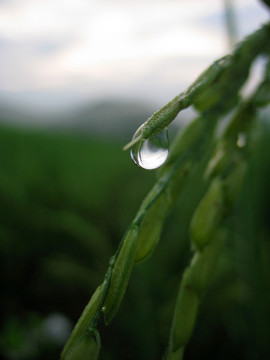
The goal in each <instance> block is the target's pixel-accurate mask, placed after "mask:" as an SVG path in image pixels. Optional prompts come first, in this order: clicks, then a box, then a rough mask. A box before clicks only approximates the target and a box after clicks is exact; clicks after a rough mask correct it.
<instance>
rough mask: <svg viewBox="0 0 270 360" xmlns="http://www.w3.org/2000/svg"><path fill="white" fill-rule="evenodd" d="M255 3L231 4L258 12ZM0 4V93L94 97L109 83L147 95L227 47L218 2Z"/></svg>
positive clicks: (184, 78)
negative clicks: (51, 91)
mask: <svg viewBox="0 0 270 360" xmlns="http://www.w3.org/2000/svg"><path fill="white" fill-rule="evenodd" d="M256 3H257V1H255V0H238V1H235V6H236V8H237V9H238V11H239V12H240V11H242V9H245V8H246V7H247V5H248V8H249V9H250V8H251V9H252V8H256V9H257V10H256V11H257V14H261V13H262V12H263V11H262V10H261V8H260V7H259V6H258V5H257V4H256ZM206 4H207V6H206ZM0 8H1V13H0V51H1V38H2V39H4V42H5V46H4V48H3V51H2V55H1V58H0V63H1V68H0V77H1V79H2V81H1V83H0V89H1V90H4V91H13V92H23V91H25V90H29V91H43V90H44V91H45V90H46V91H48V89H54V91H57V89H58V90H59V91H60V92H61V91H63V89H65V88H66V89H71V88H72V91H77V92H78V93H80V92H83V91H85V92H86V93H87V92H89V93H91V96H94V93H95V91H96V96H98V94H101V95H102V93H103V94H107V93H110V92H111V91H112V89H114V92H115V93H116V92H117V91H118V93H119V94H122V93H124V94H126V95H127V96H128V91H130V92H131V93H132V91H134V89H136V88H137V87H139V88H140V89H141V90H140V93H141V95H142V96H143V94H144V89H146V91H147V94H145V96H149V89H150V88H151V81H152V84H153V91H152V93H153V96H156V98H157V94H156V93H157V91H160V93H161V94H165V91H166V94H167V93H170V92H171V91H170V90H171V89H175V88H176V87H177V88H180V87H181V86H183V84H187V83H189V82H190V81H192V80H193V79H194V77H195V76H196V75H197V74H198V72H200V71H201V70H203V68H204V67H205V66H206V65H208V64H209V63H210V62H211V61H212V60H214V59H215V58H217V57H219V56H221V55H223V54H224V53H225V52H226V51H227V48H226V39H225V32H224V31H223V30H222V25H220V22H221V18H222V17H221V14H222V11H223V2H222V1H218V0H208V1H201V0H190V1H183V0H181V1H172V0H168V1H165V0H163V1H161V0H160V1H145V0H137V1H129V0H114V1H113V0H99V1H97V0H92V1H91V0H39V1H36V0H13V1H10V2H6V3H4V4H1V3H0ZM258 9H259V10H258ZM258 17H260V16H259V15H258ZM202 19H207V20H205V21H204V22H203V21H202ZM215 21H218V24H219V27H218V28H216V27H215V26H214V27H211V24H215ZM259 21H261V18H260V20H259ZM254 26H255V25H254ZM192 58H194V59H196V61H193V62H192V61H190V59H192ZM170 59H173V61H171V60H170ZM186 59H188V61H186ZM156 78H159V80H155V79H156ZM162 84H163V86H162ZM157 86H158V88H157ZM90 88H91V91H89V89H90Z"/></svg>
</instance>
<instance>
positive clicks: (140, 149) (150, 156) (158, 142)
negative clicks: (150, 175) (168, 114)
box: [130, 128, 169, 170]
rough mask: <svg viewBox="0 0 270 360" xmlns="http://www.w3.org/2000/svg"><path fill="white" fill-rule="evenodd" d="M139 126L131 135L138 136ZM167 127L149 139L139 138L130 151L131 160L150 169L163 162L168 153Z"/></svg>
mask: <svg viewBox="0 0 270 360" xmlns="http://www.w3.org/2000/svg"><path fill="white" fill-rule="evenodd" d="M140 131H141V128H139V129H138V130H137V131H136V133H135V134H134V136H133V139H134V138H136V137H138V135H139V134H140ZM168 147H169V139H168V129H167V128H166V129H164V130H163V131H162V132H160V133H159V134H157V135H155V136H152V137H151V138H149V139H146V140H141V141H140V142H139V143H137V144H136V145H135V146H134V147H133V148H132V149H131V151H130V155H131V158H132V160H133V161H134V162H135V164H136V165H138V166H140V167H141V168H143V169H147V170H152V169H156V168H158V167H160V166H161V165H163V164H164V163H165V161H166V160H167V157H168V154H169V150H168Z"/></svg>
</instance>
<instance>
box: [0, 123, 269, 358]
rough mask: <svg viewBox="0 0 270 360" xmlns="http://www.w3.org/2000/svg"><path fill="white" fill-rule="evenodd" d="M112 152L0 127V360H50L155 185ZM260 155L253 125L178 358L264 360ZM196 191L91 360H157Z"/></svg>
mask: <svg viewBox="0 0 270 360" xmlns="http://www.w3.org/2000/svg"><path fill="white" fill-rule="evenodd" d="M122 146H123V144H122V143H121V142H119V141H117V140H105V139H104V138H103V139H97V138H91V137H88V136H79V135H72V134H68V133H66V134H63V133H60V132H58V133H57V132H49V131H38V130H27V129H16V128H9V127H4V126H1V128H0V267H1V333H0V353H1V356H2V358H3V359H7V360H13V359H14V360H15V359H16V360H17V359H18V360H19V359H22V360H27V359H29V360H30V359H40V360H43V359H48V358H50V359H57V358H58V357H59V353H60V351H61V349H62V347H63V344H64V342H65V338H66V336H67V332H68V331H70V330H71V329H70V327H69V326H68V325H69V322H70V324H72V326H73V325H74V324H75V322H76V320H77V319H78V317H79V316H80V314H81V312H82V310H83V308H84V306H85V305H86V304H87V302H88V300H89V298H90V296H91V294H92V293H93V291H94V289H95V288H96V286H97V285H99V283H100V282H101V281H102V279H103V277H104V274H105V271H106V268H107V264H108V261H109V258H110V256H112V255H113V253H114V251H115V249H116V247H117V244H118V243H119V241H120V239H121V237H122V236H123V234H124V232H125V230H126V228H127V227H128V225H129V223H130V222H131V220H132V218H133V216H134V215H135V213H136V210H137V208H138V206H139V205H140V202H141V201H142V199H143V197H144V196H145V195H146V194H147V192H148V190H150V188H151V186H152V184H154V181H155V173H154V172H149V171H144V170H142V169H139V168H137V167H136V166H135V165H134V164H133V163H132V162H131V161H130V157H129V155H128V154H127V153H124V152H123V151H122ZM269 150H270V130H269V126H268V125H267V124H265V123H262V124H261V125H260V129H259V134H258V141H257V145H256V147H255V148H254V154H253V155H252V158H251V159H250V166H249V170H248V174H247V178H246V182H245V184H244V186H243V189H242V192H241V196H240V198H239V201H238V202H237V204H236V206H235V209H234V212H233V214H232V216H231V217H230V218H229V219H228V220H227V226H228V228H229V231H230V239H229V241H228V243H227V245H226V248H225V250H224V253H223V256H222V259H221V262H220V267H219V270H218V271H217V273H216V274H215V278H214V281H213V283H212V286H211V288H210V289H209V291H208V292H207V293H206V294H205V296H204V298H203V301H202V305H201V307H200V312H199V319H198V321H197V325H196V328H195V332H194V334H193V337H192V339H191V342H190V345H189V346H188V347H187V350H186V355H185V356H186V359H194V360H195V359H196V360H199V359H200V360H202V359H209V358H215V359H222V360H223V359H224V360H225V359H228V358H231V359H238V360H239V359H243V360H244V359H245V360H246V359H252V360H253V359H254V360H255V359H256V360H257V359H269V358H270V342H269V338H270V228H269V210H270V209H269V203H270V202H269V200H270V190H269V181H270V172H269V168H270V151H269ZM204 190H205V187H204V184H203V181H202V176H198V177H197V178H196V179H194V180H193V181H192V182H191V183H190V184H189V185H188V186H187V188H186V190H185V191H184V193H183V194H182V195H181V197H180V198H179V200H178V203H177V205H176V207H175V209H174V210H173V211H172V213H171V214H170V216H169V218H168V221H167V223H166V225H165V229H164V231H163V235H162V239H161V243H160V244H159V246H158V247H157V249H156V251H155V252H154V254H153V256H152V258H150V259H149V260H147V261H146V262H145V263H142V264H138V265H136V267H135V270H134V272H133V274H132V277H131V281H130V284H129V287H128V291H127V294H126V297H125V299H124V301H123V304H122V307H121V309H120V311H119V313H118V315H117V317H116V319H114V321H113V323H112V324H111V325H110V326H109V327H107V328H105V326H103V327H102V328H101V341H102V350H101V356H100V358H101V359H102V360H117V359H125V360H135V359H142V360H146V359H159V358H161V356H162V354H163V352H164V349H165V347H166V344H167V339H168V335H169V328H170V323H171V316H172V313H173V307H174V301H175V295H176V292H177V288H178V283H179V281H180V278H181V271H182V270H183V269H184V267H185V266H186V265H187V264H188V262H189V259H190V248H189V242H188V224H189V220H190V217H191V214H192V212H193V211H194V209H195V207H196V204H197V202H198V200H199V199H200V197H201V195H202V193H203V191H204ZM53 314H58V318H57V317H55V319H56V320H55V319H54V322H52V323H53V326H51V327H49V328H48V319H52V318H53ZM59 314H61V319H62V323H63V324H64V325H65V326H64V325H63V326H62V328H61V326H60V325H59V324H60V323H61V321H60V320H59ZM57 319H58V322H57ZM64 320H65V321H64ZM100 325H101V324H100ZM57 326H60V330H59V332H58V333H57V334H58V336H56V335H55V336H54V335H53V334H54V333H53V330H52V328H57ZM54 330H55V329H54Z"/></svg>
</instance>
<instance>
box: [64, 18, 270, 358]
mask: <svg viewBox="0 0 270 360" xmlns="http://www.w3.org/2000/svg"><path fill="white" fill-rule="evenodd" d="M269 39H270V24H269V23H267V24H265V25H264V26H262V28H260V29H259V30H258V31H256V32H255V33H253V34H252V35H250V36H249V37H247V38H246V39H245V40H244V41H243V42H242V43H240V44H239V45H238V46H237V47H236V48H235V50H234V51H233V52H232V53H231V54H229V55H227V56H224V57H222V58H221V59H218V60H217V61H215V62H214V63H213V64H212V65H211V66H210V67H209V68H208V69H207V70H206V71H205V72H203V73H202V75H201V76H199V78H198V79H197V80H196V81H195V82H194V83H193V84H192V85H191V86H190V87H189V88H188V89H187V90H186V91H185V92H183V93H181V94H179V95H177V96H176V97H175V98H174V99H173V100H172V101H171V102H169V103H168V104H167V105H165V106H164V107H163V108H161V109H160V110H159V111H157V112H156V113H154V114H153V115H152V116H151V117H150V118H149V119H148V120H147V121H146V122H145V123H144V124H143V125H142V126H141V127H140V128H139V129H138V131H137V132H136V133H135V136H134V138H133V139H132V140H131V142H130V143H129V144H127V145H126V146H125V147H124V149H125V150H129V149H131V154H132V157H133V160H134V161H135V162H136V163H137V164H138V165H139V166H141V167H142V168H146V169H150V168H155V167H157V166H161V165H162V166H161V167H160V169H159V171H158V179H157V182H156V183H155V184H154V186H153V187H152V189H151V191H150V192H149V194H148V195H147V196H146V198H145V199H144V200H143V201H142V204H141V206H140V208H139V209H138V212H137V213H136V215H135V217H134V220H133V221H132V222H131V224H130V225H129V227H128V229H127V231H126V233H125V234H124V236H123V238H122V240H121V242H120V244H119V246H118V248H117V250H116V252H115V254H114V255H113V256H112V257H111V259H110V262H109V266H108V269H107V272H106V274H105V277H104V280H103V282H102V283H101V285H100V286H99V287H98V288H97V289H96V291H95V292H94V294H93V295H92V297H91V299H90V301H89V303H88V304H87V306H86V307H85V310H84V311H83V313H82V315H81V317H80V318H79V320H78V322H77V324H76V326H75V328H74V330H73V332H72V334H71V336H70V338H69V340H68V341H67V343H66V345H65V347H64V349H63V351H62V354H61V359H62V360H79V359H80V360H84V359H85V360H86V359H93V360H94V359H98V357H99V351H100V346H101V342H102V341H101V340H100V335H99V328H100V323H101V322H102V321H104V322H105V324H106V325H109V324H110V323H111V322H112V320H113V319H114V317H115V315H116V314H117V311H118V310H119V307H120V305H121V302H122V299H123V297H124V295H125V292H126V288H127V285H128V283H129V279H130V275H131V273H132V270H133V267H134V266H135V264H137V263H139V262H142V261H145V260H146V259H148V258H149V256H151V255H153V256H154V249H155V247H156V246H157V244H158V242H159V239H160V236H161V233H162V229H163V227H164V224H165V222H166V219H167V217H168V214H171V213H172V212H173V211H174V206H175V203H176V202H177V199H178V198H179V196H180V195H181V194H183V193H184V192H185V189H186V187H187V184H189V183H192V182H194V179H196V178H197V177H201V178H202V179H203V182H204V184H205V189H206V190H205V192H204V194H203V196H202V197H201V199H199V201H198V202H197V206H196V210H195V211H194V213H193V215H192V216H191V217H190V219H189V223H190V231H189V239H190V246H191V249H192V257H191V258H190V261H189V264H188V266H187V267H186V269H185V270H184V272H183V274H182V276H181V277H180V278H179V283H180V284H179V290H178V295H177V298H176V300H175V310H174V314H173V317H172V319H171V330H170V334H168V335H169V340H168V346H167V348H166V349H165V348H164V357H163V359H166V360H174V359H175V360H180V359H182V358H185V356H184V350H185V347H186V345H187V344H188V343H189V341H190V338H191V336H192V332H193V330H194V326H195V324H196V321H197V317H198V313H199V312H200V303H201V299H202V297H203V295H204V294H205V292H206V290H207V289H208V288H209V285H210V283H211V280H212V278H213V276H214V274H215V273H216V271H217V269H218V266H219V263H220V258H221V256H222V252H223V249H224V244H226V242H227V241H228V239H229V237H230V231H231V229H230V227H229V226H228V221H227V220H228V218H229V217H230V216H231V215H232V214H233V209H234V206H235V203H236V201H237V199H238V195H239V193H240V191H241V188H242V186H243V182H244V181H245V177H246V174H247V171H248V167H249V159H250V157H251V154H252V153H253V152H256V146H257V143H258V142H257V138H258V128H259V126H260V122H261V121H262V119H263V118H264V117H265V116H267V106H268V104H269V101H270V42H269ZM258 59H263V61H262V63H263V65H264V74H263V77H262V79H261V80H260V82H259V83H258V84H257V87H256V88H255V89H253V90H252V92H251V93H250V94H248V96H247V95H246V94H245V93H244V90H243V89H244V88H245V86H246V83H247V81H248V79H249V74H250V69H251V68H252V65H253V64H254V62H256V61H258ZM190 106H193V108H194V109H196V111H197V114H198V115H197V117H196V118H194V119H193V121H191V122H190V123H189V124H188V125H187V126H186V127H185V128H184V129H183V130H181V131H180V133H179V135H178V136H176V138H175V139H174V141H173V143H172V145H171V146H170V150H169V152H168V148H167V143H168V142H167V134H166V129H167V127H168V126H169V125H170V123H171V122H172V121H173V120H174V119H175V117H176V116H177V115H178V114H180V116H181V111H182V110H183V109H186V108H188V107H190ZM268 109H269V108H268ZM268 114H269V113H268ZM160 154H161V155H162V156H161V160H160V158H158V159H159V160H157V157H159V156H160ZM149 164H150V165H149ZM179 231H180V232H181V229H179ZM165 256H167V255H166V253H164V257H165ZM138 266H140V264H138ZM161 286H162V284H161ZM138 305H139V304H138ZM112 336H113V334H112ZM101 339H102V333H101Z"/></svg>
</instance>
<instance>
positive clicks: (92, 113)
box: [63, 100, 156, 136]
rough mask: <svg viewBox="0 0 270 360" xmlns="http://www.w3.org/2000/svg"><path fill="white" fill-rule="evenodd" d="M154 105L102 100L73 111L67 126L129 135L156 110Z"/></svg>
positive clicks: (96, 131)
mask: <svg viewBox="0 0 270 360" xmlns="http://www.w3.org/2000/svg"><path fill="white" fill-rule="evenodd" d="M155 110H156V109H154V108H153V107H152V106H150V105H146V104H142V103H139V102H131V101H121V100H117V101H112V100H110V101H101V102H98V103H95V104H93V105H90V106H85V107H81V108H78V109H75V110H74V111H73V112H72V111H71V112H70V113H69V115H68V117H67V119H66V121H65V123H64V122H63V123H64V124H65V128H66V129H72V130H77V131H83V132H91V133H95V134H99V135H102V136H107V135H109V136H116V135H120V134H121V135H128V136H131V135H132V134H133V132H134V130H135V129H136V128H137V127H138V126H140V124H142V123H143V122H144V121H145V120H146V119H147V118H148V117H149V116H151V115H152V113H153V112H154V111H155Z"/></svg>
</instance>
